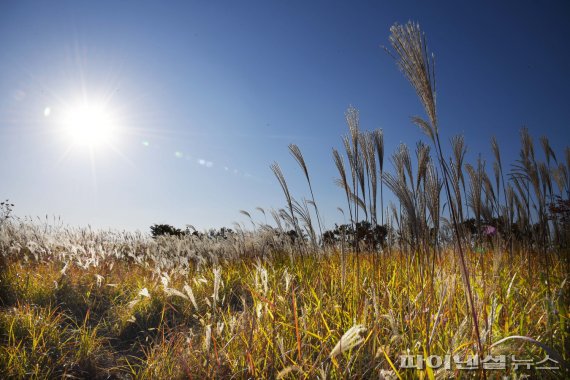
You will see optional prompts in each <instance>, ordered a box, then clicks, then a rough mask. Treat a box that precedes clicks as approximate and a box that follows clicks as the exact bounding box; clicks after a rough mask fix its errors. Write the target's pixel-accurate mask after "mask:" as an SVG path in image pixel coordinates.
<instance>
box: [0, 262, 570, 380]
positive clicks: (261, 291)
mask: <svg viewBox="0 0 570 380" xmlns="http://www.w3.org/2000/svg"><path fill="white" fill-rule="evenodd" d="M59 257H65V256H59ZM468 258H469V265H470V267H471V268H472V271H473V273H481V271H480V270H478V268H480V267H481V266H483V265H484V266H485V267H486V268H487V271H488V273H486V275H485V276H482V275H479V276H473V278H472V288H473V290H474V293H475V297H476V302H477V304H476V307H477V309H478V310H480V311H481V312H480V314H479V315H480V321H479V322H480V326H481V329H482V337H483V340H484V345H485V352H486V353H487V354H492V355H499V354H506V355H508V356H509V358H510V355H515V356H517V358H522V359H533V360H535V361H540V360H542V359H544V357H545V356H546V353H545V352H544V351H543V350H542V349H541V348H539V347H538V346H536V345H533V344H530V343H528V342H525V341H521V340H514V339H513V340H510V341H507V342H505V343H503V344H500V345H498V346H495V347H491V344H492V343H494V342H497V341H499V340H500V339H502V338H505V337H508V336H513V335H520V336H526V337H530V338H533V339H535V340H537V341H540V342H542V343H544V344H545V345H547V348H548V349H549V350H551V351H552V352H555V353H556V354H559V355H561V356H563V357H565V358H566V359H567V358H568V351H567V345H568V343H567V342H568V338H569V333H568V327H567V326H568V317H569V315H568V310H567V305H568V303H569V301H570V300H569V296H568V294H569V292H568V286H569V285H568V283H567V281H566V277H565V276H566V273H565V270H564V267H563V265H562V263H561V262H560V263H559V262H554V263H553V266H552V268H551V270H550V288H548V287H547V286H546V284H545V282H544V281H542V280H541V279H540V278H539V274H538V273H534V272H533V271H529V263H528V262H527V260H538V257H536V256H535V255H525V256H524V257H523V256H520V255H517V256H515V257H513V258H508V255H507V254H502V253H497V252H492V251H488V252H485V253H477V254H475V253H472V254H470V255H469V256H468ZM290 260H291V257H290V256H287V255H282V254H277V253H276V254H273V255H272V256H267V257H266V258H264V259H259V258H256V259H253V258H250V259H247V258H245V259H243V260H227V261H224V262H221V263H209V264H208V263H205V264H201V265H194V266H186V267H184V270H179V268H171V270H162V269H157V266H156V265H154V262H153V261H152V260H150V259H149V260H148V261H141V262H140V263H136V264H135V263H133V262H131V261H130V260H127V259H124V258H123V259H122V258H117V259H114V260H108V261H106V262H105V263H104V264H100V265H99V266H98V267H96V266H89V267H81V266H79V265H77V263H76V262H74V261H67V262H64V261H61V260H59V259H57V258H54V259H53V260H47V259H46V258H43V259H41V260H40V261H37V262H36V261H34V260H28V261H27V262H26V261H25V260H22V259H21V257H20V258H15V257H13V258H7V259H6V260H5V263H4V265H3V270H2V272H1V275H0V281H1V286H0V288H1V289H2V293H1V294H0V302H1V304H2V307H1V309H0V372H1V373H3V374H6V377H8V378H28V377H35V378H53V377H61V376H75V377H95V378H97V377H99V378H108V377H114V378H148V379H154V378H197V377H208V378H210V377H217V378H227V377H237V378H250V377H252V378H265V377H272V376H277V377H281V378H299V377H302V378H316V377H320V378H362V377H369V378H378V377H380V376H383V377H384V378H417V377H426V378H427V377H431V376H432V375H433V376H434V377H435V378H447V377H450V376H453V377H470V376H476V375H478V373H477V371H465V370H463V371H461V370H457V369H456V368H455V367H453V366H452V368H451V369H450V370H445V369H434V370H433V371H432V370H429V371H428V370H426V369H425V368H424V369H405V368H400V366H401V360H400V355H402V354H412V355H425V356H427V355H442V356H443V355H452V356H453V355H459V357H460V358H466V357H467V356H468V355H471V354H475V353H476V352H477V344H476V341H475V339H474V336H473V334H472V325H471V322H470V315H469V310H468V308H467V307H466V305H465V297H464V289H463V286H462V282H461V278H460V272H459V268H458V264H457V263H456V262H455V260H454V255H453V254H452V252H444V253H443V254H442V256H441V258H439V259H438V262H437V263H436V270H435V274H434V276H433V278H429V279H428V278H425V273H422V272H421V271H420V269H419V267H418V265H416V263H414V262H412V261H411V259H410V257H409V256H408V255H402V254H400V253H397V252H394V253H392V254H391V255H389V254H382V255H381V256H380V257H377V256H374V255H372V254H361V257H360V263H359V266H360V274H359V278H360V282H357V268H356V261H355V260H353V257H351V256H346V255H341V254H340V253H339V252H336V251H331V252H329V253H323V254H319V255H306V256H305V258H304V259H300V258H297V259H296V260H295V261H290ZM530 264H531V266H532V265H533V263H530ZM343 266H344V269H343ZM375 268H376V269H375ZM343 273H344V275H343ZM341 338H342V339H341ZM550 357H551V358H552V355H550ZM560 367H561V365H560ZM522 373H527V374H531V375H533V376H540V377H542V378H549V377H550V378H563V377H564V372H563V369H562V367H561V369H560V370H542V371H537V370H534V372H533V370H532V369H531V370H523V369H519V370H518V371H513V368H512V366H511V365H510V364H508V365H507V368H506V369H505V370H490V371H488V375H489V376H490V377H491V378H492V377H499V376H502V375H515V376H516V375H520V374H522Z"/></svg>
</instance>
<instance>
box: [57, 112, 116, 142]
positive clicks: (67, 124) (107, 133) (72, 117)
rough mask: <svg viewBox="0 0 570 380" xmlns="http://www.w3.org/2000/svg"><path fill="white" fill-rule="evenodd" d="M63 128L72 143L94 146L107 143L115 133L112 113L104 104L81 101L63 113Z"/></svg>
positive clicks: (114, 121)
mask: <svg viewBox="0 0 570 380" xmlns="http://www.w3.org/2000/svg"><path fill="white" fill-rule="evenodd" d="M63 124H64V129H65V132H66V134H67V135H68V137H70V138H71V140H72V141H73V143H74V144H77V145H84V146H89V147H96V146H99V145H102V144H109V143H111V142H112V140H113V139H114V137H115V135H116V133H117V123H116V120H115V117H114V115H113V113H112V112H111V111H110V110H109V109H108V108H107V107H105V106H104V105H101V104H89V103H82V104H79V105H77V106H75V107H70V108H69V109H67V110H66V112H65V115H64V120H63Z"/></svg>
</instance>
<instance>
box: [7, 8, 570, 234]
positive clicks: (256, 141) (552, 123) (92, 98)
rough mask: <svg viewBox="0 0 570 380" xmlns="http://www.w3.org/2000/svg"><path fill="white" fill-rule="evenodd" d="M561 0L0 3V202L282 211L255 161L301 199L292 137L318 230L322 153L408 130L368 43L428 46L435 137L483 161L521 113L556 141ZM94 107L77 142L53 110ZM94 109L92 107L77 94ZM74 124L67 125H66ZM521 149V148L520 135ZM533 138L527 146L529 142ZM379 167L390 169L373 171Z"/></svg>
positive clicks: (398, 82)
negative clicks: (412, 39)
mask: <svg viewBox="0 0 570 380" xmlns="http://www.w3.org/2000/svg"><path fill="white" fill-rule="evenodd" d="M569 4H570V3H569V2H567V1H548V2H541V1H524V0H523V1H512V2H503V1H501V2H497V1H471V2H465V1H461V2H458V1H446V2H443V1H429V2H428V1H386V2H380V1H270V0H264V1H245V0H244V1H181V2H179V3H176V2H173V1H172V2H171V1H169V2H166V1H164V2H163V1H130V2H129V1H103V0H99V1H67V2H66V1H49V2H48V1H36V2H28V1H10V0H4V1H2V2H1V3H0V198H2V199H5V198H9V199H10V200H11V201H13V202H14V203H15V204H16V207H15V212H16V214H17V215H18V216H20V217H23V216H33V217H35V216H40V217H42V218H44V217H45V215H48V216H49V217H50V218H51V217H53V216H56V217H57V216H61V218H62V220H63V221H64V223H66V224H69V225H78V226H86V225H87V224H90V225H92V226H95V227H105V228H106V227H112V228H119V229H128V230H134V229H141V230H143V231H148V227H149V226H150V225H151V224H153V223H169V224H173V225H176V226H179V227H182V226H184V225H185V224H193V225H195V226H196V227H198V228H200V229H201V228H207V227H219V226H223V225H225V226H231V223H232V222H234V221H243V220H244V216H243V215H241V214H240V213H239V210H241V209H243V210H247V211H250V212H251V213H252V214H253V215H254V219H256V220H263V216H262V215H261V214H260V213H259V212H256V211H255V207H258V206H260V207H263V208H266V209H268V208H270V207H275V208H278V207H282V206H283V205H284V199H283V196H282V193H281V190H280V188H279V185H278V183H277V181H276V180H275V179H274V177H273V173H272V172H271V170H270V169H269V165H270V164H271V163H272V162H273V161H278V162H279V163H280V164H281V166H282V168H283V171H284V173H285V176H286V177H287V179H288V182H289V183H290V186H291V188H292V192H293V195H294V196H295V197H298V198H301V197H303V196H308V190H307V187H306V184H305V182H304V178H303V176H302V173H301V171H300V170H299V169H298V167H297V165H296V163H295V162H294V160H293V159H292V157H291V156H290V155H289V152H288V149H287V146H288V144H289V143H296V144H298V145H299V146H300V148H301V149H302V151H303V153H304V155H305V159H306V161H307V164H308V166H309V171H310V173H311V174H312V180H313V182H314V187H315V196H316V199H317V202H318V204H319V206H320V208H321V211H322V212H323V214H324V217H325V221H326V224H327V225H328V226H329V227H330V226H331V225H332V224H333V223H334V222H336V221H341V217H340V215H339V213H338V211H337V210H336V208H337V206H341V207H344V198H343V194H342V192H341V190H340V189H339V188H337V187H336V186H335V185H334V184H333V179H334V178H335V177H336V176H337V173H336V169H335V167H334V164H333V161H332V158H331V148H332V147H337V148H340V147H341V136H342V135H343V134H345V133H346V132H347V127H346V125H345V121H344V112H345V110H346V108H347V107H348V106H349V105H353V106H355V107H356V108H358V109H359V110H360V112H361V128H362V129H375V128H382V129H383V130H384V133H385V143H386V149H387V152H388V153H389V154H391V153H392V152H393V151H394V150H395V148H396V147H397V144H398V143H399V142H405V143H407V144H408V145H410V146H411V147H413V146H414V145H415V142H416V141H417V140H418V139H424V140H425V138H424V136H423V135H422V133H421V132H420V131H419V130H417V128H415V127H414V126H413V125H412V124H411V123H410V121H409V117H410V116H412V115H416V114H423V113H422V109H421V106H420V105H419V102H418V100H417V99H416V96H415V93H414V91H413V90H412V89H411V87H410V86H409V84H408V83H407V81H406V80H405V79H404V77H403V76H402V75H401V74H400V72H399V71H398V70H397V68H396V67H395V64H394V62H393V60H392V59H391V58H390V57H389V56H388V55H387V54H386V53H385V52H384V51H383V50H382V48H381V45H387V44H388V35H389V28H390V26H391V25H392V24H393V23H394V22H399V23H404V22H406V21H408V20H414V21H417V22H419V23H420V24H421V26H422V29H423V30H425V32H426V34H427V37H428V43H429V46H430V48H431V50H432V51H434V52H435V54H436V61H437V62H436V70H437V74H436V75H437V80H438V107H439V115H440V122H441V131H442V135H443V137H444V140H445V141H447V139H448V138H449V137H450V136H452V135H455V134H460V133H463V134H464V135H465V138H466V141H467V144H468V149H469V158H471V159H473V158H474V157H476V156H477V154H478V153H481V154H482V155H483V157H484V158H487V160H488V161H489V163H488V164H487V167H488V168H490V167H491V165H492V158H491V154H490V147H489V140H490V138H491V136H492V135H496V136H497V138H498V141H499V143H500V145H501V147H502V151H503V155H504V159H505V160H506V161H512V160H513V159H515V158H516V154H517V150H518V148H519V144H518V131H519V129H520V128H521V126H523V125H526V126H527V127H528V128H529V130H530V132H531V134H532V135H533V136H534V137H535V138H538V137H539V136H541V135H547V136H549V137H550V139H551V140H552V145H553V146H554V148H555V150H556V151H557V152H558V153H561V152H562V149H563V148H564V147H565V146H567V145H568V142H569V141H570V139H569V137H570V125H569V124H570V107H569V105H570V102H569V95H568V89H569V88H570V49H569V45H568V36H570V23H568V18H569V17H570V6H569ZM86 105H87V107H90V109H91V110H93V109H94V108H96V107H102V108H104V112H103V111H101V112H102V113H103V114H104V116H101V115H100V114H97V113H93V112H91V111H90V112H91V113H90V114H89V117H91V118H94V119H95V120H99V119H97V118H101V117H103V118H104V119H105V120H107V121H108V122H109V123H112V124H113V125H114V126H115V129H114V130H112V131H111V132H109V136H108V137H109V139H110V140H109V141H107V140H105V141H104V142H103V143H100V144H95V145H86V144H83V143H82V141H81V138H79V139H78V138H77V136H75V135H73V133H70V131H69V130H68V129H69V128H67V127H66V125H68V124H69V119H70V117H72V116H70V114H73V112H77V110H78V109H81V107H86ZM94 105H96V107H95V106H94ZM74 136H75V137H74ZM537 145H538V142H537ZM537 150H538V147H537ZM387 167H388V168H391V165H390V164H388V165H387Z"/></svg>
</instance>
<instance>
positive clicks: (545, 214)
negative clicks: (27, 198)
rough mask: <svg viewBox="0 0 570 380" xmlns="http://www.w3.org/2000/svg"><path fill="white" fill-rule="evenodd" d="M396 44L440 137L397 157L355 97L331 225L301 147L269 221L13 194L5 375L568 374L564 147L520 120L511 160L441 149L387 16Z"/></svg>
mask: <svg viewBox="0 0 570 380" xmlns="http://www.w3.org/2000/svg"><path fill="white" fill-rule="evenodd" d="M390 43H391V49H389V53H390V54H391V55H392V57H393V58H394V60H395V62H396V64H397V66H398V67H399V68H400V69H401V71H402V73H403V74H404V76H405V77H406V78H407V79H408V80H409V82H410V83H411V85H412V86H413V88H414V89H415V91H416V93H417V95H418V98H419V100H420V102H421V104H422V106H423V108H424V110H425V116H424V117H419V116H416V117H413V118H412V122H413V123H414V124H415V125H417V126H418V127H419V128H421V129H422V130H423V131H424V132H425V134H426V138H427V142H418V144H417V145H416V147H415V151H413V152H412V153H411V152H410V149H409V148H408V147H407V146H406V145H400V146H398V147H396V149H395V152H394V153H392V154H391V155H390V156H389V157H387V158H386V157H385V150H386V149H385V146H384V142H383V132H382V131H381V130H376V131H365V130H362V129H361V127H360V124H359V115H358V110H356V109H355V108H352V107H351V108H349V109H348V110H347V112H346V121H347V125H348V134H347V135H346V136H345V137H344V138H343V140H342V149H341V150H333V152H332V154H333V162H334V165H335V166H336V168H337V169H338V180H337V181H336V184H337V185H338V187H339V188H340V191H341V192H342V193H343V197H345V199H346V203H345V204H344V205H342V209H341V210H342V212H343V213H344V214H345V216H346V219H347V220H348V221H349V222H348V224H344V225H340V226H335V228H334V229H333V230H329V231H325V230H324V226H323V225H322V222H321V217H320V212H319V208H318V202H317V201H316V198H317V197H316V196H318V194H313V189H312V184H311V176H310V166H309V165H308V163H307V162H305V160H304V157H303V154H302V152H301V150H300V149H299V148H298V147H297V146H296V145H293V144H292V145H290V146H289V149H290V151H291V155H292V158H293V159H294V160H295V161H296V162H297V163H298V164H299V167H300V170H301V173H302V175H303V176H304V177H305V178H306V181H307V190H308V196H307V197H306V198H295V197H294V196H293V194H291V192H290V190H289V187H288V184H287V180H286V178H285V176H284V174H283V172H282V171H281V168H280V166H279V164H278V163H274V164H272V165H271V170H272V171H273V173H274V174H275V177H276V179H277V181H278V183H279V185H280V187H281V189H282V190H283V195H284V200H285V203H284V204H285V205H284V207H283V208H279V209H272V210H264V209H258V210H257V211H256V212H259V213H262V214H263V215H265V216H267V217H270V218H272V219H273V221H272V223H271V224H267V222H266V223H259V222H256V221H255V218H254V217H253V216H252V213H250V212H248V211H242V214H243V215H244V216H245V217H246V218H248V219H250V221H251V223H250V225H251V227H249V225H248V227H245V225H240V224H238V225H236V226H235V227H234V230H229V229H224V230H220V231H213V230H212V231H210V232H206V233H198V232H197V231H192V229H191V228H188V229H187V230H186V231H182V230H176V229H169V228H162V229H160V228H155V229H154V230H153V236H150V235H147V234H143V233H129V232H118V231H94V230H91V229H89V228H71V227H66V226H64V225H62V224H61V223H60V222H58V221H57V220H35V221H34V220H21V219H18V218H15V217H13V215H12V206H11V205H10V204H9V203H6V202H5V203H3V204H2V205H1V206H0V373H1V374H2V376H3V378H64V377H65V378H98V379H107V378H115V379H130V378H141V379H174V378H190V379H193V378H239V379H241V378H277V379H286V378H308V379H313V378H321V379H328V378H331V379H337V378H351V379H360V378H380V379H414V378H426V379H445V378H500V379H502V378H504V377H505V376H506V377H507V378H512V379H518V378H525V377H530V378H555V379H557V378H558V379H563V378H568V371H569V369H568V368H569V364H568V362H569V360H570V343H569V339H570V327H569V323H568V319H569V317H570V311H569V310H568V305H569V304H570V292H569V287H570V284H568V273H570V270H569V269H570V255H569V254H570V204H569V200H568V199H569V195H570V175H569V170H570V169H569V168H570V148H566V150H565V151H564V152H554V150H553V149H552V148H551V146H550V143H549V140H548V139H547V138H546V137H541V138H540V146H539V147H538V146H537V149H535V143H534V140H533V138H532V136H531V135H530V133H529V131H528V130H526V129H522V130H521V133H520V141H521V146H520V155H519V158H518V160H516V162H513V163H505V162H502V160H501V152H500V147H499V145H498V144H497V142H496V140H495V139H491V146H492V151H493V153H494V155H493V157H492V158H491V160H490V161H489V162H490V163H491V166H492V170H490V171H488V170H487V169H486V166H485V162H484V161H483V160H482V159H481V158H480V159H478V160H477V161H476V162H474V163H468V162H465V155H466V146H467V143H466V141H465V140H464V139H463V137H461V136H456V137H453V138H452V139H451V140H450V141H449V144H450V145H449V146H450V149H449V151H450V152H451V155H450V156H449V157H447V156H446V154H445V153H444V152H446V151H447V150H446V149H444V147H442V146H443V145H444V144H445V142H443V141H440V135H439V124H438V114H437V107H436V89H435V86H436V82H435V73H434V62H433V56H432V55H431V54H430V53H429V50H428V48H427V45H426V40H425V37H424V35H423V33H422V32H421V30H420V29H419V26H418V25H416V24H412V23H408V24H405V25H394V26H393V27H392V29H391V37H390ZM445 148H447V145H445ZM388 161H389V162H390V163H391V165H390V166H391V167H388V166H389V165H385V162H388ZM388 191H389V192H391V193H392V194H393V195H394V196H395V199H397V201H398V202H397V203H396V204H394V203H392V202H388V204H385V202H384V195H385V192H388ZM16 207H17V206H16ZM155 227H156V226H155ZM163 227H164V226H163ZM167 227H168V226H167ZM402 355H404V356H402ZM420 355H421V356H422V357H423V358H424V359H425V361H422V360H421V359H418V356H420ZM428 358H430V359H428ZM438 358H442V361H441V362H439V361H438V360H439V359H438ZM473 358H479V362H477V361H475V362H473V361H471V362H470V359H473ZM516 361H519V362H518V364H517V362H516ZM521 361H522V362H521ZM524 361H526V362H524ZM462 363H463V364H462ZM412 364H413V365H412ZM461 365H463V366H470V367H472V368H471V369H462V368H461ZM527 366H528V368H527ZM412 367H414V368H412ZM540 367H548V368H542V369H541V368H540Z"/></svg>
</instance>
